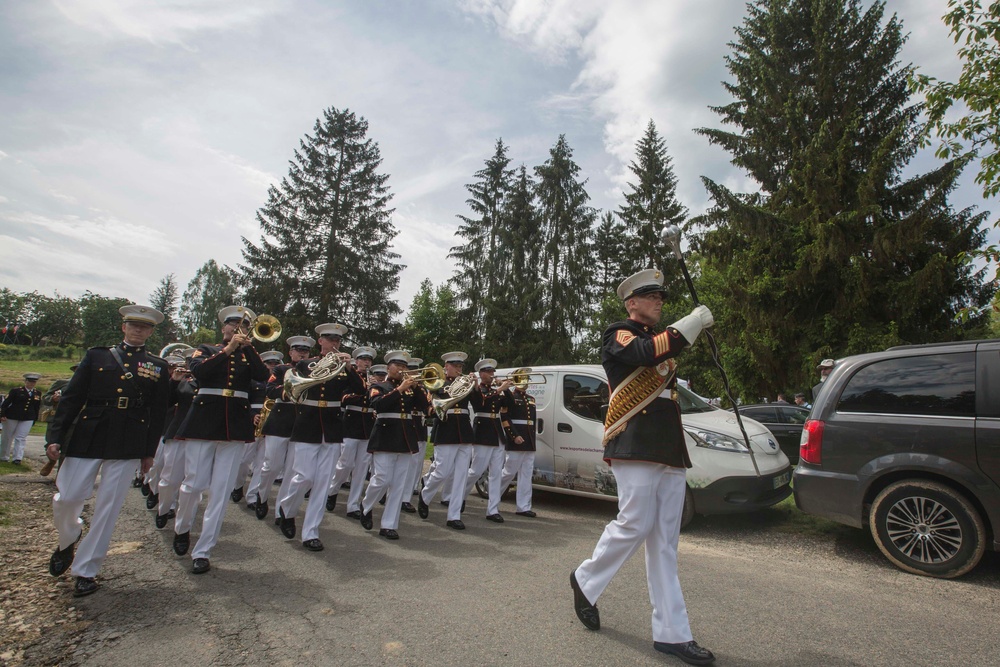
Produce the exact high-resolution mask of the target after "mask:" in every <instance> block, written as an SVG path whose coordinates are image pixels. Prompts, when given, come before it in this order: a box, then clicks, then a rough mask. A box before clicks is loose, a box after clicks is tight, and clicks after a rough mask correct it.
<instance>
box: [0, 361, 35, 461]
mask: <svg viewBox="0 0 1000 667" xmlns="http://www.w3.org/2000/svg"><path fill="white" fill-rule="evenodd" d="M40 377H42V376H41V375H40V374H39V373H25V374H24V386H22V387H14V388H13V389H11V390H10V393H8V394H7V398H5V399H3V403H0V421H2V422H3V433H2V435H0V460H3V461H10V460H11V456H12V455H13V457H14V465H16V466H19V465H21V459H22V458H24V443H25V442H26V441H27V438H28V431H30V430H31V425H32V424H34V423H35V420H36V419H38V409H39V408H40V407H41V406H42V392H41V391H39V390H38V389H35V384H36V383H37V382H38V378H40Z"/></svg>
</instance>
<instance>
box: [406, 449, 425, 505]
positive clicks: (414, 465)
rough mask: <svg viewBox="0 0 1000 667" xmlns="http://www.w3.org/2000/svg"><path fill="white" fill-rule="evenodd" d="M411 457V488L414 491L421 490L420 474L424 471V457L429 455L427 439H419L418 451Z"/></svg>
mask: <svg viewBox="0 0 1000 667" xmlns="http://www.w3.org/2000/svg"><path fill="white" fill-rule="evenodd" d="M412 456H413V458H412V459H410V489H411V490H412V491H413V492H414V493H419V492H420V476H421V473H423V472H424V459H425V457H426V456H427V441H426V440H419V441H417V453H416V454H413V455H412Z"/></svg>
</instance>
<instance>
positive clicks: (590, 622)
mask: <svg viewBox="0 0 1000 667" xmlns="http://www.w3.org/2000/svg"><path fill="white" fill-rule="evenodd" d="M569 585H570V586H571V587H572V588H573V608H574V609H575V610H576V617H577V618H579V619H580V622H581V623H583V625H584V626H585V627H586V628H587V629H588V630H600V629H601V613H600V612H599V611H597V605H593V604H590V600H588V599H587V596H586V595H584V594H583V590H581V589H580V584H578V583H577V581H576V570H573V571H572V572H570V573H569Z"/></svg>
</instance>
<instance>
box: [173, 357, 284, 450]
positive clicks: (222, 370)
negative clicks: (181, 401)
mask: <svg viewBox="0 0 1000 667" xmlns="http://www.w3.org/2000/svg"><path fill="white" fill-rule="evenodd" d="M223 350H224V347H223V346H222V345H200V346H199V347H198V349H197V350H195V352H194V354H193V355H191V360H190V361H189V362H188V364H189V366H190V367H191V374H192V375H194V378H195V380H197V381H198V391H199V393H198V395H197V396H195V397H194V401H192V402H191V409H190V410H189V411H188V414H187V417H186V418H185V419H184V423H183V424H181V426H180V428H179V429H178V430H177V435H176V437H177V439H179V440H220V441H231V442H232V441H235V442H253V441H254V440H255V438H254V435H253V432H254V426H253V418H252V417H251V415H250V399H249V394H250V388H251V387H250V382H251V380H259V381H261V382H263V381H266V380H267V379H268V378H269V377H271V371H269V370H268V368H267V366H265V365H264V362H263V361H261V360H260V355H258V354H257V350H255V349H253V347H252V346H241V347H238V348H237V349H236V350H235V351H234V352H233V353H232V354H226V353H225V352H224V351H223ZM204 389H221V390H230V391H240V392H245V393H246V394H247V398H240V397H238V396H218V395H213V394H203V393H201V391H202V390H204Z"/></svg>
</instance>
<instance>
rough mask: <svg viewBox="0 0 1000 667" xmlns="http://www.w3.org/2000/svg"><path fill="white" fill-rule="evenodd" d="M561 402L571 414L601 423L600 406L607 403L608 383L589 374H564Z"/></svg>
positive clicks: (602, 418) (602, 419) (602, 420)
mask: <svg viewBox="0 0 1000 667" xmlns="http://www.w3.org/2000/svg"><path fill="white" fill-rule="evenodd" d="M563 404H564V405H565V406H566V407H567V408H568V409H569V411H570V412H572V413H573V414H576V415H580V416H581V417H583V418H585V419H593V420H595V421H599V422H602V423H603V422H604V417H603V416H602V415H603V412H602V411H601V406H603V405H607V404H608V383H607V382H605V381H604V380H601V379H598V378H595V377H591V376H589V375H566V376H565V377H564V378H563Z"/></svg>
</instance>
